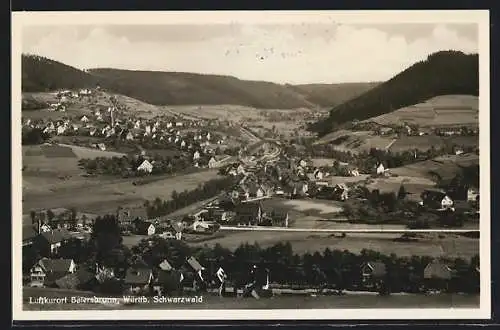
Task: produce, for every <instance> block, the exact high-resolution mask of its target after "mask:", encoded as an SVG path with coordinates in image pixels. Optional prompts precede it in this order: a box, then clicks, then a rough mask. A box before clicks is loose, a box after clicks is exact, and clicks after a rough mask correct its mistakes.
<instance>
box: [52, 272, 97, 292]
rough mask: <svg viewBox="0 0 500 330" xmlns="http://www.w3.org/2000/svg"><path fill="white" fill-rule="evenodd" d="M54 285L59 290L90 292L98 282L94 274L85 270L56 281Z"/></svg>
mask: <svg viewBox="0 0 500 330" xmlns="http://www.w3.org/2000/svg"><path fill="white" fill-rule="evenodd" d="M55 284H56V286H57V287H58V288H60V289H67V290H92V289H94V288H95V287H96V286H97V285H98V281H97V278H96V276H95V274H93V273H91V272H89V271H87V270H85V269H78V270H77V271H76V272H74V273H70V274H68V275H66V276H64V277H61V278H60V279H58V280H56V281H55Z"/></svg>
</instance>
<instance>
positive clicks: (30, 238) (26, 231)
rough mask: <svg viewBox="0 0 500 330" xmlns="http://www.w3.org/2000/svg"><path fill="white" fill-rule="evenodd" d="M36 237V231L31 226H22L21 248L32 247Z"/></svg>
mask: <svg viewBox="0 0 500 330" xmlns="http://www.w3.org/2000/svg"><path fill="white" fill-rule="evenodd" d="M37 235H38V230H37V229H35V227H34V226H33V225H23V247H26V246H32V245H33V244H34V243H35V239H36V237H37Z"/></svg>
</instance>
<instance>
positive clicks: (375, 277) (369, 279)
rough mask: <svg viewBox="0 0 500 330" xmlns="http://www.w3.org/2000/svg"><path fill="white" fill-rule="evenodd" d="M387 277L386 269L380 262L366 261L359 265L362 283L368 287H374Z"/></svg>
mask: <svg viewBox="0 0 500 330" xmlns="http://www.w3.org/2000/svg"><path fill="white" fill-rule="evenodd" d="M386 275H387V268H386V266H385V264H384V263H383V262H381V261H368V262H365V263H363V264H362V265H361V279H362V283H363V284H364V285H365V286H366V287H368V288H371V287H375V286H376V285H377V284H379V283H380V282H381V281H383V280H384V278H385V277H386Z"/></svg>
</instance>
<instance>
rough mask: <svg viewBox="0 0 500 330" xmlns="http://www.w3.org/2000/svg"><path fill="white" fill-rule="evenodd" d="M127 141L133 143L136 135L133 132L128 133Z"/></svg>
mask: <svg viewBox="0 0 500 330" xmlns="http://www.w3.org/2000/svg"><path fill="white" fill-rule="evenodd" d="M125 139H126V140H128V141H132V140H133V139H134V134H132V132H128V133H127V136H126V137H125Z"/></svg>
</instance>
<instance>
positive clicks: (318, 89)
mask: <svg viewBox="0 0 500 330" xmlns="http://www.w3.org/2000/svg"><path fill="white" fill-rule="evenodd" d="M97 84H99V85H100V86H101V87H103V88H105V89H107V90H109V91H111V92H114V93H118V94H123V95H126V96H129V97H133V98H136V99H138V100H141V101H143V102H147V103H150V104H155V105H185V104H235V105H243V106H251V107H256V108H267V109H273V108H276V109H278V108H281V109H292V108H301V107H306V108H311V107H321V108H325V107H326V108H328V107H332V106H335V105H337V104H341V103H343V102H345V101H347V100H348V99H350V98H352V97H355V96H357V95H360V94H362V93H364V92H365V91H367V90H368V89H370V88H372V87H373V86H375V85H376V83H350V84H324V85H320V84H318V85H316V84H312V85H297V86H292V85H280V84H275V83H271V82H264V81H247V80H240V79H238V78H235V77H230V76H218V75H203V74H194V73H183V72H156V71H130V70H118V69H93V70H88V71H87V72H84V71H81V70H78V69H76V68H73V67H71V66H68V65H65V64H62V63H60V62H56V61H53V60H50V59H47V58H44V57H40V56H33V55H23V59H22V89H23V91H24V92H45V91H54V90H57V89H66V88H70V89H72V88H85V87H94V86H96V85H97Z"/></svg>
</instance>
